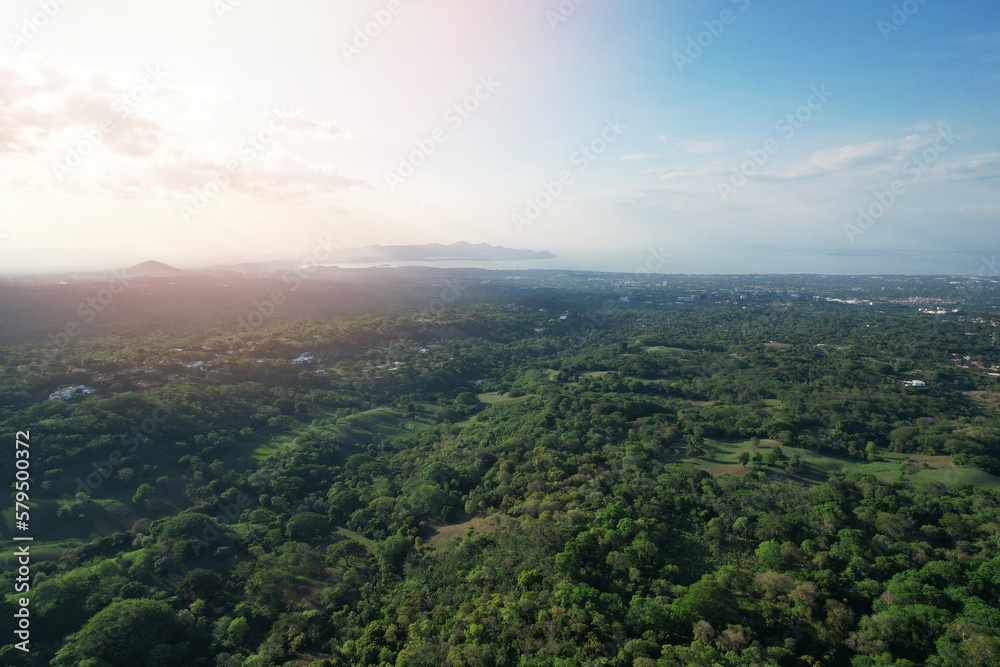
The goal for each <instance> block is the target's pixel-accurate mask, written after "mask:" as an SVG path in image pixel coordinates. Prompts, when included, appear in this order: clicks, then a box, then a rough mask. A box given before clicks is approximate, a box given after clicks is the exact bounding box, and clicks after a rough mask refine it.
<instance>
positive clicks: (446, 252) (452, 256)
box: [121, 241, 555, 278]
mask: <svg viewBox="0 0 1000 667" xmlns="http://www.w3.org/2000/svg"><path fill="white" fill-rule="evenodd" d="M329 252H330V257H329V258H328V259H326V260H325V262H324V263H325V264H328V265H337V264H382V263H399V262H427V263H432V262H455V261H468V262H500V261H515V260H518V261H519V260H528V261H530V260H543V259H553V258H554V257H555V255H553V254H552V253H551V252H547V251H541V252H537V251H534V250H517V249H515V248H504V247H502V246H493V245H490V244H488V243H475V244H473V243H466V242H464V241H463V242H459V243H452V244H450V245H443V244H441V243H428V244H425V245H395V246H383V245H369V246H362V247H360V248H347V249H343V250H331V251H329ZM305 259H306V257H305V256H302V257H296V258H294V259H277V260H269V261H266V262H243V263H241V264H225V265H217V266H210V267H206V268H204V269H192V270H187V269H178V268H176V267H173V266H170V265H169V264H164V263H163V262H157V261H154V260H150V261H146V262H142V263H140V264H136V265H134V266H130V267H128V268H125V269H122V270H121V271H122V274H123V275H125V276H127V277H129V278H175V277H181V276H190V275H196V274H204V273H208V272H211V273H215V272H220V271H223V272H227V273H228V272H233V273H271V272H274V271H282V270H285V269H291V268H295V267H296V266H299V265H300V264H302V263H303V262H304V260H305Z"/></svg>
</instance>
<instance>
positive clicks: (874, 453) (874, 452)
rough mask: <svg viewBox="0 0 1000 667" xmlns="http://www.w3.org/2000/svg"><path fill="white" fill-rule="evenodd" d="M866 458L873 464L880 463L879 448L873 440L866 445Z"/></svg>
mask: <svg viewBox="0 0 1000 667" xmlns="http://www.w3.org/2000/svg"><path fill="white" fill-rule="evenodd" d="M865 457H866V458H867V459H868V460H869V461H870V462H872V463H874V462H875V461H878V446H877V445H876V444H875V443H874V442H872V441H871V440H869V441H868V444H867V445H865Z"/></svg>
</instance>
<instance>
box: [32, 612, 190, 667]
mask: <svg viewBox="0 0 1000 667" xmlns="http://www.w3.org/2000/svg"><path fill="white" fill-rule="evenodd" d="M190 639H194V637H192V636H191V630H190V629H188V628H186V627H185V626H184V625H183V624H182V623H181V622H180V621H179V620H178V618H177V615H176V614H174V611H173V609H171V608H170V605H168V604H167V603H165V602H162V601H160V600H120V601H118V602H112V603H111V604H110V605H108V606H107V607H106V608H105V609H103V610H102V611H99V612H97V613H96V614H94V616H92V617H91V619H90V620H89V621H87V623H86V625H84V626H83V628H81V629H80V631H79V632H77V633H76V634H73V635H70V636H69V639H68V640H67V641H66V643H65V644H64V645H63V647H62V648H61V649H59V652H58V653H56V656H55V659H53V661H52V664H53V665H55V666H56V667H63V666H65V667H70V666H75V665H95V666H96V665H109V666H110V667H133V666H134V665H153V664H163V663H162V662H160V661H159V660H156V656H163V655H164V654H165V653H170V654H171V655H172V656H173V657H175V658H177V659H178V660H179V662H178V663H175V664H191V663H190V661H189V658H190V657H191V656H190V655H189V653H190V648H189V646H190V645H189V644H188V643H186V642H187V641H188V640H190Z"/></svg>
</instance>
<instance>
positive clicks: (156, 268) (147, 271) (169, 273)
mask: <svg viewBox="0 0 1000 667" xmlns="http://www.w3.org/2000/svg"><path fill="white" fill-rule="evenodd" d="M122 274H123V275H125V276H127V277H129V278H176V277H178V276H186V275H190V274H191V272H190V271H185V270H184V269H178V268H175V267H173V266H170V265H169V264H164V263H163V262H157V261H154V260H150V261H148V262H142V263H140V264H136V265H135V266H130V267H128V268H127V269H122Z"/></svg>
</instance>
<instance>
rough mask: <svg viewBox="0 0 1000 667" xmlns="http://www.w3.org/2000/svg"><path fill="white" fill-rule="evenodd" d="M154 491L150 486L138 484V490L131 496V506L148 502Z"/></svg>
mask: <svg viewBox="0 0 1000 667" xmlns="http://www.w3.org/2000/svg"><path fill="white" fill-rule="evenodd" d="M154 491H156V489H155V488H153V485H152V484H140V485H139V488H138V489H136V490H135V495H134V496H132V504H133V505H144V504H146V502H148V501H149V498H150V497H151V496H152V495H153V492H154Z"/></svg>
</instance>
